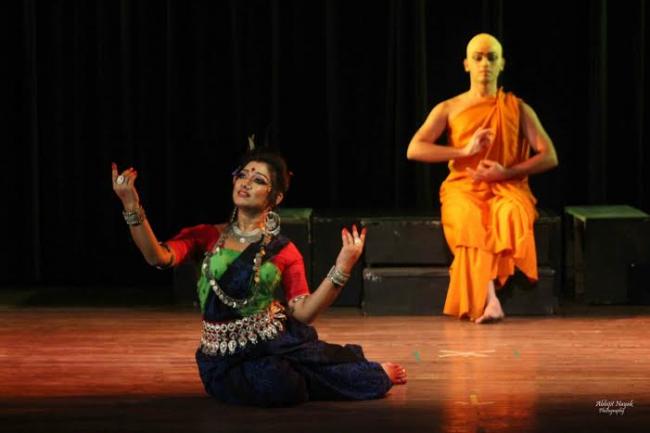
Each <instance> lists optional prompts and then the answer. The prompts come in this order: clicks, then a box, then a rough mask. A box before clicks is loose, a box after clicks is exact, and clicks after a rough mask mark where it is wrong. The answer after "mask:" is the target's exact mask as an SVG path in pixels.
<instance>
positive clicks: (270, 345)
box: [196, 317, 392, 406]
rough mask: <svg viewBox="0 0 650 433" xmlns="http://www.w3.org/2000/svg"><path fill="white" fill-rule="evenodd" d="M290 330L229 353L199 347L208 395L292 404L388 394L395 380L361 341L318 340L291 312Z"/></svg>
mask: <svg viewBox="0 0 650 433" xmlns="http://www.w3.org/2000/svg"><path fill="white" fill-rule="evenodd" d="M285 325H286V330H285V331H284V332H283V333H282V334H281V335H280V336H279V337H277V338H276V339H274V340H272V341H261V342H258V343H257V344H255V345H248V346H247V347H245V348H244V349H242V350H240V351H238V352H236V353H234V354H232V355H226V356H219V355H216V356H213V355H206V354H204V353H203V352H201V350H200V349H199V350H197V352H196V362H197V364H198V366H199V374H200V375H201V380H202V382H203V386H204V387H205V390H206V391H207V393H208V394H210V395H212V396H213V397H215V398H217V399H218V400H221V401H223V402H225V403H231V404H243V405H255V406H290V405H295V404H299V403H303V402H306V401H309V400H368V399H374V398H381V397H383V396H384V395H385V394H386V393H387V392H388V390H389V389H390V388H391V386H392V383H391V381H390V379H389V378H388V376H387V375H386V373H385V372H384V370H383V368H382V367H381V365H379V364H378V363H376V362H370V361H368V360H366V359H365V357H364V355H363V351H362V349H361V347H360V346H357V345H349V344H348V345H345V346H340V345H337V344H329V343H326V342H324V341H320V340H319V339H318V334H317V333H316V330H315V329H314V328H313V327H311V326H308V325H305V324H303V323H301V322H299V321H297V320H295V319H293V318H291V317H289V318H288V320H287V321H286V322H285Z"/></svg>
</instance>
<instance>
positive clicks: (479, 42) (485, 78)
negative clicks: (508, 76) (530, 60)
mask: <svg viewBox="0 0 650 433" xmlns="http://www.w3.org/2000/svg"><path fill="white" fill-rule="evenodd" d="M463 64H464V65H465V71H467V72H469V75H470V80H471V83H472V85H477V84H480V85H489V86H490V87H494V88H496V87H495V86H496V83H497V79H498V78H499V74H500V73H501V71H503V68H504V66H505V59H504V58H503V48H501V44H500V43H499V41H498V40H497V38H495V37H494V36H492V35H490V34H487V33H479V34H478V35H476V36H474V37H473V38H472V39H471V40H470V41H469V43H468V44H467V57H466V58H465V60H464V61H463Z"/></svg>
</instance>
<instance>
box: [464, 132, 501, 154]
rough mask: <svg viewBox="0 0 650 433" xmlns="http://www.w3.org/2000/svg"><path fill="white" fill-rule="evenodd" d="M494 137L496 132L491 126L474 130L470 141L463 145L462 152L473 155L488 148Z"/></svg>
mask: <svg viewBox="0 0 650 433" xmlns="http://www.w3.org/2000/svg"><path fill="white" fill-rule="evenodd" d="M493 139H494V134H493V133H492V130H491V129H490V128H479V129H477V130H476V131H474V134H472V138H470V140H469V143H467V144H466V145H465V147H463V150H462V153H463V156H472V155H476V154H477V153H479V152H481V151H482V150H484V149H487V148H488V147H489V146H490V144H492V140H493Z"/></svg>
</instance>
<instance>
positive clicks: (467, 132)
mask: <svg viewBox="0 0 650 433" xmlns="http://www.w3.org/2000/svg"><path fill="white" fill-rule="evenodd" d="M519 107H520V100H519V99H518V98H517V97H516V96H514V95H513V94H512V93H505V92H503V90H499V92H498V93H497V96H496V97H495V98H490V99H486V100H484V101H481V102H479V103H477V104H475V105H472V106H470V107H468V108H466V109H465V110H463V111H462V112H460V113H459V114H457V115H455V116H454V117H453V118H450V119H449V125H448V128H449V129H448V137H449V144H450V145H451V146H454V147H463V146H464V145H465V144H467V142H468V141H469V140H470V139H471V137H472V134H473V133H474V131H476V130H477V129H478V128H490V129H491V130H492V133H493V134H494V141H493V142H492V145H491V146H490V147H489V148H488V149H486V150H484V151H483V152H481V153H479V154H477V155H474V156H472V157H469V158H462V159H458V160H453V161H450V163H449V169H450V173H449V176H448V177H447V179H445V181H444V182H443V183H442V185H441V187H440V202H441V203H442V224H443V228H444V233H445V238H446V239H447V243H448V244H449V247H450V249H451V251H452V253H453V254H454V261H453V263H452V265H451V267H450V282H449V289H448V291H447V300H446V302H445V308H444V313H445V314H448V315H454V316H457V317H459V318H460V317H464V316H468V317H469V318H470V319H476V318H477V317H480V316H481V315H482V314H483V310H484V308H485V301H486V299H487V286H488V283H489V282H490V280H495V279H497V280H498V283H499V284H500V285H503V284H504V283H505V281H506V280H507V279H508V277H509V276H510V275H512V274H513V273H514V272H515V267H516V268H519V269H520V270H521V271H522V272H523V273H524V274H525V275H526V276H527V277H528V278H529V279H531V280H537V256H536V252H535V239H534V236H533V224H534V222H535V219H536V218H537V212H536V210H535V203H536V200H535V197H534V196H533V194H532V192H531V190H530V188H529V186H528V178H523V179H513V180H508V181H504V182H492V183H487V182H474V181H473V180H472V178H471V176H469V174H468V173H467V172H466V169H467V168H468V167H471V168H475V167H476V166H477V165H478V163H479V162H480V161H481V160H483V159H489V160H492V161H497V162H498V163H500V164H501V165H503V166H504V167H510V166H512V165H515V164H517V163H519V162H522V161H524V160H525V159H527V158H528V155H529V151H530V146H529V144H528V143H527V141H526V140H525V139H524V138H523V136H522V135H521V133H520V129H519V125H520V120H519V116H520V111H519ZM497 286H498V285H497Z"/></svg>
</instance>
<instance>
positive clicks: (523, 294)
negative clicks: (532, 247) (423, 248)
mask: <svg viewBox="0 0 650 433" xmlns="http://www.w3.org/2000/svg"><path fill="white" fill-rule="evenodd" d="M538 272H539V281H538V282H537V283H536V284H532V283H530V282H529V281H528V279H527V278H526V277H525V276H524V275H523V274H522V273H520V272H517V273H516V274H515V275H514V276H512V277H511V278H509V279H508V281H507V283H506V285H505V286H504V287H503V288H502V289H501V290H499V291H497V295H498V296H499V300H500V301H501V304H502V306H503V309H504V311H505V313H506V315H514V316H516V315H541V314H553V313H554V312H555V310H556V308H557V297H556V296H555V293H554V285H555V271H554V270H553V269H551V268H545V267H543V268H540V269H539V271H538ZM363 282H364V288H363V302H362V309H363V312H364V313H365V314H368V315H440V314H442V310H443V307H444V304H445V299H446V297H447V287H448V286H449V270H448V268H447V267H446V266H445V267H442V266H437V267H422V266H420V267H391V268H366V269H364V270H363Z"/></svg>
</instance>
